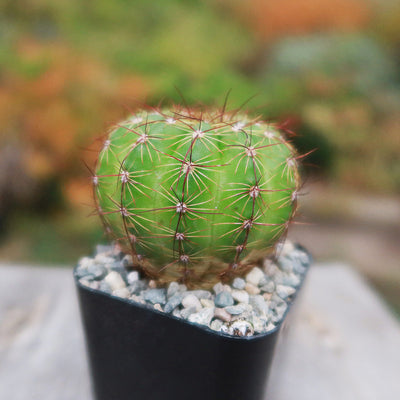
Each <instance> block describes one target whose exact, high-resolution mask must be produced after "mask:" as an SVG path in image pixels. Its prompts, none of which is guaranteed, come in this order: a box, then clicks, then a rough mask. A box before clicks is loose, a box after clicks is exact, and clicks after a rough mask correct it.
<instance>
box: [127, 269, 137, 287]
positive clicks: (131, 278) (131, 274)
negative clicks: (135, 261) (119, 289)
mask: <svg viewBox="0 0 400 400" xmlns="http://www.w3.org/2000/svg"><path fill="white" fill-rule="evenodd" d="M126 279H127V280H128V283H129V284H130V285H132V283H133V282H136V281H138V280H139V272H138V271H132V272H129V274H128V276H127V277H126Z"/></svg>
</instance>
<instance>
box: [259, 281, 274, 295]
mask: <svg viewBox="0 0 400 400" xmlns="http://www.w3.org/2000/svg"><path fill="white" fill-rule="evenodd" d="M260 289H261V290H262V291H263V292H266V293H272V292H273V291H274V290H275V283H274V282H273V281H268V282H267V283H266V284H265V285H263V286H261V288H260Z"/></svg>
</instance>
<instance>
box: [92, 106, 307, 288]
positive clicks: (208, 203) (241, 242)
mask: <svg viewBox="0 0 400 400" xmlns="http://www.w3.org/2000/svg"><path fill="white" fill-rule="evenodd" d="M297 159H298V157H297V156H296V153H295V150H294V149H293V147H292V145H291V144H290V143H289V142H288V141H286V140H285V139H284V137H283V136H282V135H281V133H280V132H279V129H278V128H277V127H276V126H275V125H273V124H271V123H266V122H262V121H258V120H257V119H250V118H249V117H248V116H247V115H244V114H236V113H234V112H231V113H229V112H225V111H221V110H213V111H204V110H203V111H199V110H191V109H181V108H179V109H178V108H176V109H172V110H168V111H167V110H162V109H157V110H156V109H154V110H153V109H152V110H150V111H141V112H138V113H136V114H135V115H133V116H132V117H130V118H128V119H127V120H125V121H123V122H122V123H120V124H118V125H117V126H115V127H114V128H113V130H112V131H111V133H110V134H109V136H108V138H107V140H105V142H104V144H103V148H102V150H101V151H100V154H99V158H98V162H97V166H96V170H95V173H94V175H93V188H94V193H95V201H96V206H97V211H98V213H99V215H100V217H101V219H102V221H103V224H104V226H105V229H106V231H107V232H108V233H109V234H110V235H111V237H112V238H113V239H114V240H116V241H118V242H119V243H120V244H121V246H122V248H123V249H124V250H126V251H129V252H130V253H131V254H132V257H133V261H134V264H135V265H136V267H137V268H140V269H142V270H143V271H144V272H145V273H146V274H147V275H148V276H149V277H151V278H154V279H157V280H158V281H159V282H160V283H167V282H170V281H181V282H185V283H186V284H188V285H189V286H191V287H210V286H212V285H213V284H215V283H216V282H217V281H226V280H230V279H232V278H233V277H234V276H237V275H243V274H244V273H245V272H246V271H247V270H248V269H249V268H251V267H253V266H254V265H255V264H257V263H259V262H260V261H261V260H262V259H263V258H264V257H265V256H266V255H267V254H269V253H271V252H272V251H273V249H274V244H276V243H277V241H278V240H279V239H280V238H281V237H282V235H284V234H285V233H286V231H287V228H288V225H289V223H290V221H291V219H292V218H293V216H294V212H295V209H296V203H297V193H298V190H299V175H298V169H297V164H298V163H297Z"/></svg>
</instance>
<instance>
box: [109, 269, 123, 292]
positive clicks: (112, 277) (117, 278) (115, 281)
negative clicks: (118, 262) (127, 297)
mask: <svg viewBox="0 0 400 400" xmlns="http://www.w3.org/2000/svg"><path fill="white" fill-rule="evenodd" d="M104 280H105V281H106V282H107V283H108V284H109V285H110V287H111V290H113V291H114V290H117V289H122V288H124V287H126V284H125V281H124V280H123V279H122V277H121V275H120V274H119V273H118V272H116V271H111V272H110V273H109V274H108V275H107V276H106V277H105V278H104Z"/></svg>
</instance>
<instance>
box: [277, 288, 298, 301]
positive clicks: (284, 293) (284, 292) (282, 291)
mask: <svg viewBox="0 0 400 400" xmlns="http://www.w3.org/2000/svg"><path fill="white" fill-rule="evenodd" d="M295 292H296V289H294V288H292V287H290V286H284V285H277V286H276V293H277V295H278V296H279V297H280V298H281V299H286V298H287V297H289V296H291V295H292V294H293V293H295Z"/></svg>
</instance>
